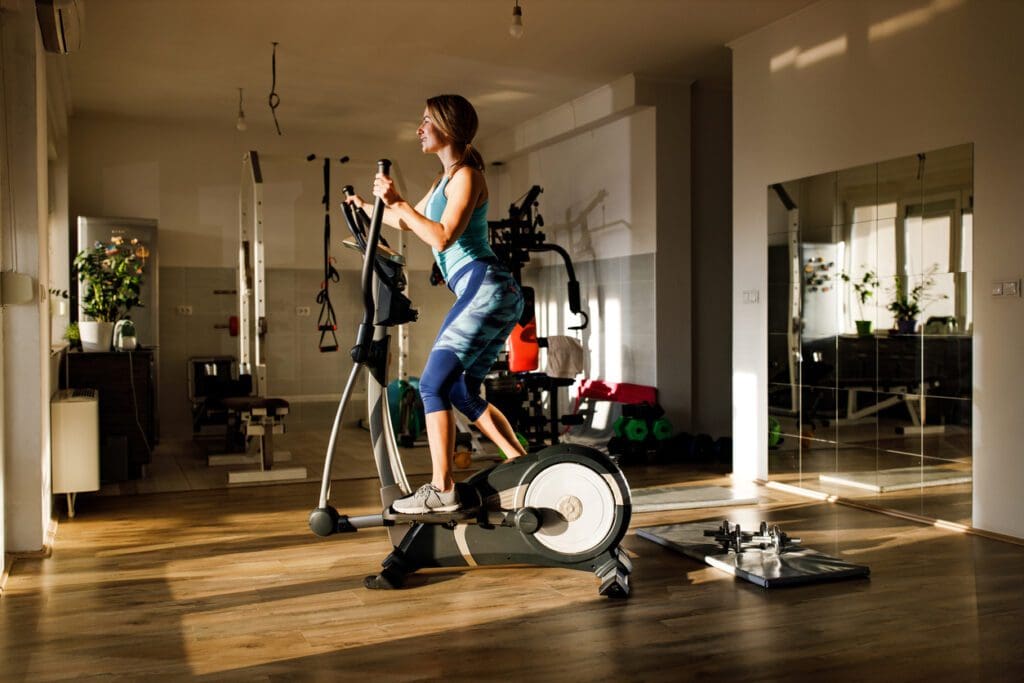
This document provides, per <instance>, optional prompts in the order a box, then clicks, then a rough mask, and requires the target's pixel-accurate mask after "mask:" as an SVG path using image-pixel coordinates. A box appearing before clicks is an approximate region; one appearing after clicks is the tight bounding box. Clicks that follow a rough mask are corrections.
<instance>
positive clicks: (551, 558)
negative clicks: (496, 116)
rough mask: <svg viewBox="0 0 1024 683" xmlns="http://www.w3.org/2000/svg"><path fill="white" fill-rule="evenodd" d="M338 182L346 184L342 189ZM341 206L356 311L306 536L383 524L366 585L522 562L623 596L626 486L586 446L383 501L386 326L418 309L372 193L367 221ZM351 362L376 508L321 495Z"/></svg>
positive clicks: (387, 485)
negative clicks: (381, 554) (384, 545)
mask: <svg viewBox="0 0 1024 683" xmlns="http://www.w3.org/2000/svg"><path fill="white" fill-rule="evenodd" d="M390 163H391V162H390V161H388V160H387V159H382V160H380V161H379V162H378V169H379V170H380V172H381V173H384V174H385V175H386V174H387V173H388V171H389V170H390ZM345 192H346V194H351V192H352V188H351V187H350V186H349V187H346V188H345ZM342 211H343V213H344V215H345V221H346V223H347V224H348V228H349V231H350V232H351V233H352V235H353V237H354V239H355V241H354V242H349V241H346V242H345V244H346V246H350V247H352V248H355V249H359V250H360V251H362V253H363V269H362V294H363V319H362V322H361V323H360V325H359V331H358V333H357V335H356V344H355V346H354V347H353V348H352V351H351V355H352V359H353V361H354V363H353V366H352V371H351V373H350V374H349V377H348V381H347V382H346V384H345V389H344V391H343V393H342V397H341V401H340V403H339V404H338V410H337V413H336V415H335V418H334V425H333V427H332V429H331V436H330V440H329V443H328V446H327V453H326V458H325V462H324V471H323V481H322V482H321V487H320V502H319V505H318V506H317V508H316V509H315V510H313V511H312V512H311V513H310V515H309V527H310V529H311V530H312V531H313V533H315V534H317V535H318V536H330V535H332V534H336V533H349V532H355V531H358V530H359V529H364V528H368V527H379V526H383V527H385V528H386V529H387V530H388V534H389V536H390V539H391V542H392V544H393V546H394V549H393V550H392V551H391V553H390V554H389V555H388V556H387V557H386V558H385V559H384V561H383V563H382V566H381V570H380V573H379V574H376V575H373V576H368V577H366V579H365V580H364V585H365V586H366V587H367V588H372V589H385V588H401V587H402V586H403V585H404V584H405V580H406V577H407V576H408V575H409V574H411V573H413V572H415V571H417V570H418V569H421V568H425V567H474V566H479V565H507V564H508V565H511V564H529V565H539V566H544V567H562V568H566V569H577V570H581V571H590V572H593V573H594V574H595V575H596V576H597V577H598V579H599V580H600V588H599V592H600V594H601V595H606V596H609V597H621V598H625V597H627V596H628V595H629V574H630V571H631V570H632V563H631V562H630V560H629V558H628V557H627V556H626V553H625V552H624V551H623V550H622V549H621V548H620V547H619V542H620V541H621V540H622V537H623V536H624V535H625V533H626V530H627V528H628V527H629V520H630V515H631V510H632V506H631V504H630V496H629V485H628V484H627V483H626V479H625V477H624V476H623V474H622V471H621V470H620V469H619V468H618V467H617V466H616V465H615V463H614V462H612V460H611V459H610V458H608V457H607V456H606V455H604V454H603V453H601V452H600V451H597V450H594V449H592V448H586V447H584V446H579V445H575V444H559V445H556V446H551V447H549V448H545V449H543V450H540V451H537V452H535V453H530V454H528V455H524V456H521V457H519V458H515V459H513V460H510V461H507V462H504V463H501V464H498V465H495V466H493V467H490V468H489V469H485V470H482V471H480V472H477V473H476V474H474V475H473V476H471V477H470V478H469V479H468V480H466V481H465V482H461V483H458V484H456V486H457V487H458V489H459V497H460V500H461V501H462V505H463V507H462V509H460V510H458V511H456V512H451V513H429V514H416V515H410V514H400V513H397V512H395V511H394V510H393V509H392V507H391V504H392V503H393V502H394V501H395V500H397V499H399V498H401V497H403V496H406V495H409V494H410V493H411V492H412V489H411V487H410V486H409V482H408V480H407V479H406V476H405V470H404V468H403V467H402V460H401V456H400V454H399V452H398V447H397V445H396V443H395V435H394V432H393V429H392V426H391V420H390V419H389V412H388V406H387V368H388V351H389V343H390V336H389V334H388V328H389V327H392V326H394V325H401V324H405V323H410V322H413V321H415V320H416V318H417V316H418V313H417V311H416V310H415V309H413V308H412V304H411V302H410V301H409V299H408V298H407V297H406V296H405V295H404V294H403V293H402V292H403V290H404V289H405V285H406V280H405V274H404V259H403V257H402V256H401V255H400V254H397V253H395V252H393V251H392V250H391V249H389V248H387V246H386V241H384V240H383V239H382V238H381V236H380V231H381V219H382V217H383V215H384V203H383V201H382V200H381V199H379V198H378V199H377V201H376V202H375V204H374V212H373V218H372V220H371V219H370V218H368V217H367V216H366V214H365V213H364V212H362V211H361V210H359V209H354V208H353V207H352V206H351V205H350V204H348V203H343V204H342ZM363 366H365V367H366V369H367V375H368V381H367V403H368V406H369V424H370V440H371V443H372V446H373V455H374V460H375V462H376V465H377V471H378V473H379V476H380V484H381V489H380V496H381V503H382V504H383V511H382V512H381V513H380V514H375V515H363V516H348V515H342V514H340V513H339V512H338V510H337V509H335V508H334V507H332V506H331V505H330V504H329V503H328V498H329V497H330V482H331V463H332V461H333V458H334V448H335V444H336V442H337V436H338V428H339V426H340V424H341V418H342V414H343V413H344V411H345V406H346V405H347V403H348V400H349V398H350V396H351V394H352V387H353V385H354V384H355V380H356V377H357V373H358V371H359V368H360V367H363Z"/></svg>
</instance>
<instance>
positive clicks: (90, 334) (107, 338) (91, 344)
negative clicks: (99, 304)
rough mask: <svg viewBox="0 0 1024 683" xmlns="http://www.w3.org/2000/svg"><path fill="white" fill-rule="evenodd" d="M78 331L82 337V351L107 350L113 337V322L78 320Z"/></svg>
mask: <svg viewBox="0 0 1024 683" xmlns="http://www.w3.org/2000/svg"><path fill="white" fill-rule="evenodd" d="M78 333H79V335H81V337H82V351H86V352H89V351H109V350H110V343H111V341H112V340H113V339H114V323H102V322H97V321H95V320H80V321H79V322H78Z"/></svg>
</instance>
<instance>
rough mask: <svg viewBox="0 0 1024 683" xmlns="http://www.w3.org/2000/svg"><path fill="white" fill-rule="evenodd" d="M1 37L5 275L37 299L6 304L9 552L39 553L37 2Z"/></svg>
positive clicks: (42, 449)
mask: <svg viewBox="0 0 1024 683" xmlns="http://www.w3.org/2000/svg"><path fill="white" fill-rule="evenodd" d="M2 31H3V59H4V72H5V80H6V82H5V92H4V93H3V99H4V101H3V107H4V112H3V114H4V119H5V122H4V125H5V135H10V139H9V140H5V144H4V147H3V154H4V155H5V156H6V158H5V159H4V164H3V166H2V167H3V169H4V171H3V172H4V173H6V172H7V170H8V169H9V170H10V178H5V183H4V192H5V193H7V194H5V196H4V200H3V202H2V203H3V204H4V205H5V206H6V207H7V208H8V210H9V212H8V213H5V217H4V219H3V222H4V226H3V227H4V230H5V231H6V232H5V240H4V244H3V250H4V251H3V257H4V259H3V268H4V269H5V270H15V271H17V272H18V273H21V274H24V275H27V276H29V277H30V278H31V279H32V282H33V290H34V293H35V296H34V298H33V301H31V302H28V303H19V304H13V305H9V306H7V307H6V311H5V312H4V316H3V320H2V322H3V330H2V334H3V337H4V345H3V359H2V362H3V363H4V371H3V386H2V389H3V392H4V401H3V405H4V412H3V420H4V433H3V436H4V447H3V456H4V464H3V469H4V474H3V484H4V499H3V505H4V520H3V521H4V527H5V531H4V546H5V547H4V549H5V550H6V551H8V552H11V551H36V550H39V549H40V548H42V547H43V545H44V544H45V533H46V529H47V527H48V524H49V520H50V514H51V509H50V508H51V505H50V448H49V431H50V411H49V402H50V361H49V353H50V320H49V306H48V297H47V295H46V288H47V284H48V282H49V279H48V278H49V276H48V261H49V254H48V251H49V248H48V232H49V218H48V194H47V192H48V180H47V178H48V174H47V96H46V67H45V60H44V54H43V51H42V45H41V44H40V41H39V37H38V30H37V28H36V18H35V4H34V3H32V2H28V1H25V0H23V1H19V2H8V3H5V4H4V14H3V24H2ZM7 181H9V182H10V185H9V186H8V185H7ZM8 187H9V188H10V191H9V193H8ZM10 217H13V223H14V224H13V226H11V225H9V223H10V220H9V218H10ZM12 235H13V237H14V239H9V238H10V237H11V236H12Z"/></svg>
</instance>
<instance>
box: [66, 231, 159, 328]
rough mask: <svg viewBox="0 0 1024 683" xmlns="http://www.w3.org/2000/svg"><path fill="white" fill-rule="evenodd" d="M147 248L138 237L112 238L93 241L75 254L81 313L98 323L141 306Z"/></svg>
mask: <svg viewBox="0 0 1024 683" xmlns="http://www.w3.org/2000/svg"><path fill="white" fill-rule="evenodd" d="M148 258H149V249H147V248H146V247H145V245H143V244H141V243H140V242H139V240H137V239H133V240H130V241H127V242H126V241H125V240H124V239H122V238H120V237H114V238H112V239H111V241H110V243H109V244H103V243H102V242H96V243H95V244H94V245H93V246H92V247H91V248H89V249H83V250H82V251H80V252H78V255H76V256H75V260H74V262H73V263H74V268H75V272H77V273H78V280H79V282H81V283H83V284H84V285H85V287H84V288H83V292H82V300H81V306H82V312H83V313H85V315H87V316H89V317H90V318H92V319H93V320H96V321H99V322H117V321H118V320H120V319H122V318H124V317H125V316H126V315H127V314H128V311H130V310H131V309H132V308H134V307H136V306H142V305H143V304H142V301H141V300H140V298H139V294H140V291H141V288H142V278H143V272H144V270H145V266H146V259H148Z"/></svg>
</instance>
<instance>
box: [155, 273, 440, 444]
mask: <svg viewBox="0 0 1024 683" xmlns="http://www.w3.org/2000/svg"><path fill="white" fill-rule="evenodd" d="M236 273H237V271H236V270H235V269H230V268H184V267H166V268H161V269H160V302H161V307H160V309H161V310H160V378H159V381H160V418H161V434H162V436H163V437H164V438H170V439H175V438H190V437H191V434H192V429H191V412H190V403H189V398H188V365H189V363H188V359H190V358H196V357H203V356H216V355H228V356H234V357H235V358H237V357H238V353H239V352H238V338H237V337H232V336H230V334H229V332H228V330H227V329H225V328H218V327H217V326H218V325H222V326H226V325H227V323H228V318H229V317H230V316H232V315H237V314H238V297H237V294H235V293H234V290H237V288H238V282H237V276H236ZM321 278H322V271H320V270H308V269H271V270H268V271H267V325H268V332H267V336H266V358H267V368H268V374H269V376H268V385H269V389H270V393H271V394H272V395H274V396H288V397H299V398H298V399H297V400H294V401H293V403H292V406H291V414H290V416H289V420H288V428H289V430H296V429H327V428H329V427H330V424H331V420H332V419H333V417H334V412H335V410H336V403H335V401H336V400H337V398H338V397H340V396H341V391H342V389H343V388H344V383H345V380H346V379H347V378H348V374H349V371H350V369H351V367H352V366H351V362H352V361H351V358H350V357H349V354H348V349H349V348H350V347H351V345H352V342H353V340H354V339H355V331H356V327H357V326H358V324H359V321H360V320H361V319H362V299H361V296H360V294H359V273H358V272H356V271H353V270H343V271H342V272H341V281H340V282H339V283H332V285H331V288H330V293H331V303H332V304H333V305H334V310H335V313H336V315H337V322H338V333H337V336H338V346H339V350H338V352H335V353H321V352H320V351H319V348H318V346H319V340H320V333H319V332H318V331H317V315H318V313H319V311H320V306H319V304H317V303H316V295H317V292H318V291H319V290H320V281H321ZM409 280H410V289H409V292H410V295H411V297H412V299H413V301H414V302H415V306H416V308H417V309H418V310H419V311H420V319H419V322H417V323H416V324H415V325H412V326H411V327H410V357H409V362H408V368H409V369H408V372H409V373H410V374H414V375H415V374H419V370H420V369H421V368H422V367H423V364H424V363H425V362H426V356H427V353H428V352H429V349H430V344H431V343H432V342H433V339H434V335H435V334H436V331H437V328H438V327H439V326H440V323H441V320H442V319H443V316H444V314H445V313H446V312H447V310H448V307H449V306H450V304H451V301H452V299H451V294H450V293H449V292H448V291H447V290H446V289H445V288H443V287H431V286H430V285H429V283H428V273H426V272H423V271H413V272H410V273H409ZM215 291H228V292H230V293H228V294H215V293H214V292H215ZM181 306H188V307H191V310H192V314H191V315H183V314H182V313H179V307H181ZM303 306H308V307H309V309H310V315H309V317H304V316H299V315H298V313H297V310H296V309H297V308H298V307H303ZM392 353H393V356H392V363H393V365H392V372H393V373H395V372H397V367H396V365H395V364H396V363H397V342H392ZM356 391H357V392H360V393H362V392H364V391H365V376H364V374H363V373H360V376H359V381H358V384H357V385H356ZM324 395H331V396H333V397H335V398H333V399H332V400H329V401H324V400H319V401H308V400H302V398H301V397H311V396H324ZM364 412H365V404H364V403H363V402H362V401H355V402H354V403H353V405H352V406H351V408H350V409H349V410H348V411H347V412H346V421H354V420H356V419H358V418H359V417H362V416H363V414H364Z"/></svg>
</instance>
